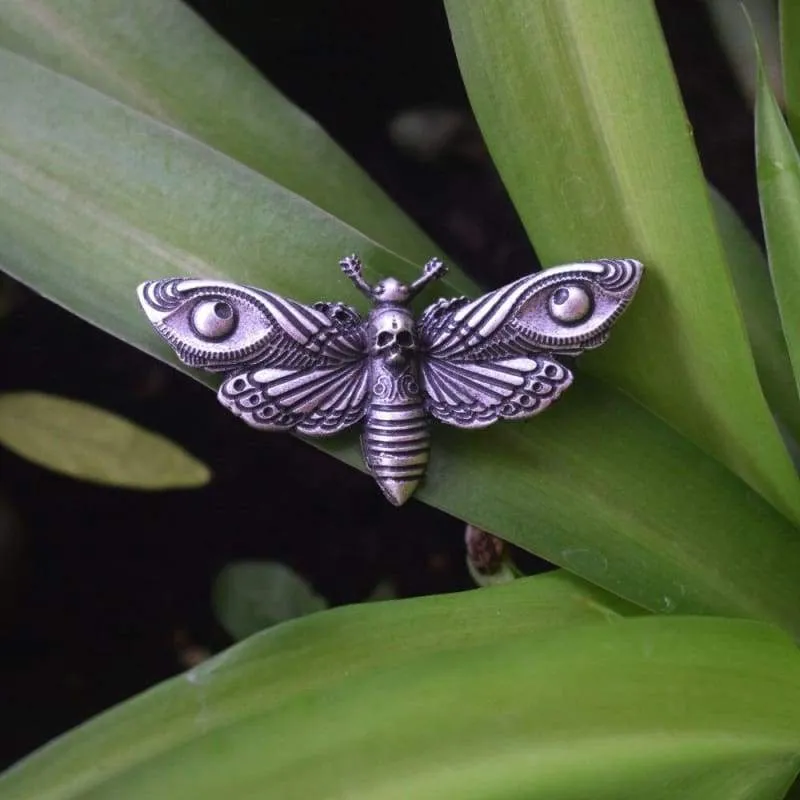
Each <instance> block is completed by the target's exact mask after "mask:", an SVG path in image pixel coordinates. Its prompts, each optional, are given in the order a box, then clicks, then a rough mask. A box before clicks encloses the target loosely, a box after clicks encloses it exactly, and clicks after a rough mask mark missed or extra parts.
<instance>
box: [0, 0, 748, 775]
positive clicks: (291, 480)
mask: <svg viewBox="0 0 800 800" xmlns="http://www.w3.org/2000/svg"><path fill="white" fill-rule="evenodd" d="M191 5H192V6H193V7H194V8H195V9H196V10H197V11H198V12H199V13H200V14H201V15H203V16H204V17H205V18H206V19H207V20H208V21H209V22H210V24H212V25H213V26H214V27H215V28H216V29H217V30H218V31H219V32H220V33H221V34H222V35H223V36H224V37H226V38H227V39H228V40H229V41H231V42H232V43H233V44H234V46H235V47H237V48H238V49H239V50H241V51H242V52H243V53H244V54H245V55H246V56H247V57H248V58H249V59H250V60H251V61H252V62H253V63H254V64H255V65H256V66H257V67H258V68H259V69H261V70H262V71H263V73H264V74H265V75H266V76H267V77H268V78H269V79H270V80H271V81H272V82H273V83H275V84H276V85H277V86H278V87H279V88H280V89H281V90H282V91H283V92H284V93H285V94H286V95H288V97H289V98H291V99H292V100H293V101H294V102H296V103H297V104H299V105H300V106H302V107H303V108H304V109H306V110H307V111H308V112H309V113H310V114H312V115H313V116H314V117H316V118H317V119H318V120H319V121H320V122H321V123H322V125H323V126H324V127H325V128H326V129H327V130H328V131H329V132H330V133H331V134H332V135H333V136H334V138H336V139H337V140H338V141H339V142H340V144H341V145H342V146H343V147H344V148H345V149H347V150H348V151H349V152H350V153H351V154H352V155H353V156H354V157H355V158H356V159H357V160H358V161H360V162H361V163H362V164H363V165H364V166H365V167H366V169H367V170H368V171H369V172H370V173H371V174H372V175H373V176H374V177H375V178H376V180H377V181H378V182H379V183H380V184H381V185H382V186H383V187H384V188H385V189H386V190H387V191H388V193H389V194H390V195H391V196H392V197H393V198H394V199H395V200H396V201H397V202H398V203H399V204H400V205H401V206H402V207H403V208H404V209H405V210H406V211H407V212H408V213H409V214H411V215H412V216H413V217H414V218H415V219H416V220H417V221H418V222H419V223H420V224H421V225H422V226H423V227H424V228H425V229H426V230H427V231H428V233H430V234H431V235H432V237H433V238H434V239H435V240H436V241H438V242H439V243H440V244H441V245H442V248H443V250H444V251H446V252H448V253H451V254H452V255H453V256H454V257H455V258H456V259H458V261H459V262H460V264H461V265H462V266H464V268H465V269H467V270H468V271H470V272H471V273H472V274H473V275H474V276H475V277H476V278H477V279H478V280H480V281H481V282H482V283H484V284H485V285H487V286H493V285H499V284H500V283H502V282H504V281H506V280H510V279H512V278H515V277H518V276H519V275H522V274H524V273H525V272H530V271H532V270H533V269H535V267H536V261H535V256H534V254H533V252H532V251H531V248H530V245H529V244H528V242H527V240H526V238H525V236H524V234H523V232H522V229H521V226H520V225H519V222H518V220H517V219H516V216H515V214H514V211H513V209H512V207H511V205H510V203H509V202H508V199H507V198H506V196H505V193H504V190H503V188H502V185H501V184H500V182H499V180H498V178H497V176H496V175H495V174H494V172H493V169H492V166H491V163H490V162H489V160H488V158H487V157H486V156H485V154H484V153H483V151H482V147H481V143H480V139H479V137H478V135H477V132H476V131H475V129H474V126H473V123H472V121H471V117H470V115H469V106H468V103H467V100H466V96H465V93H464V89H463V86H462V84H461V80H460V77H459V73H458V69H457V65H456V60H455V54H454V52H453V49H452V45H451V42H450V37H449V33H448V28H447V24H446V19H445V15H444V12H443V9H442V8H441V6H440V5H439V3H437V2H431V0H383V2H381V3H376V2H374V0H338V2H336V3H331V2H314V1H313V0H294V2H292V3H280V4H274V5H275V7H274V8H273V7H272V6H273V4H271V3H269V2H264V0H260V1H259V0H224V1H223V0H194V1H193V2H192V3H191ZM278 5H279V7H278ZM657 5H658V7H659V12H660V14H661V17H662V22H663V25H664V30H665V33H666V36H667V40H668V43H669V46H670V49H671V52H672V56H673V60H674V63H675V68H676V71H677V73H678V77H679V81H680V84H681V89H682V91H683V94H684V100H685V103H686V105H687V109H688V112H689V116H690V119H691V121H692V124H693V126H694V132H695V137H696V140H697V145H698V148H699V151H700V154H701V158H702V161H703V166H704V168H705V170H706V174H707V175H708V177H709V179H710V180H711V181H712V183H714V184H716V185H717V187H718V188H719V189H721V190H722V192H723V193H724V194H725V195H727V196H728V198H729V199H731V200H732V201H733V202H734V204H735V205H736V207H737V208H738V210H739V212H740V213H741V214H742V215H743V217H744V219H745V221H746V222H747V224H748V225H749V226H750V227H751V229H752V230H753V231H754V232H756V233H757V234H758V226H759V219H758V205H757V195H756V191H755V176H754V168H753V140H752V119H751V115H750V113H749V111H748V108H747V106H746V103H745V102H744V101H743V99H742V98H741V96H740V95H739V93H738V90H737V88H736V85H735V83H734V81H733V78H732V76H731V74H730V72H729V69H728V65H727V63H726V61H725V59H724V57H723V55H722V53H721V52H720V50H719V48H718V46H717V44H716V42H715V40H714V35H713V32H712V30H711V28H710V26H709V24H708V20H707V18H706V16H705V14H704V11H703V6H702V5H701V3H699V2H691V1H690V0H687V1H686V2H677V1H676V0H672V1H671V2H668V1H667V0H664V2H660V3H658V4H657ZM198 80H202V76H201V75H199V76H198ZM418 107H429V108H447V109H453V110H456V111H459V112H462V114H463V120H464V122H463V125H462V126H461V128H460V130H459V132H458V133H457V135H455V136H454V137H453V139H452V140H451V141H450V143H449V145H448V146H447V147H445V148H444V149H443V150H442V151H441V152H440V153H439V155H438V157H437V158H436V159H435V160H433V161H427V162H426V161H421V160H419V159H418V158H415V157H414V155H413V154H411V153H409V152H408V151H404V150H402V149H401V148H398V147H397V146H396V145H395V144H393V142H392V141H391V139H390V136H389V133H388V130H389V123H390V121H391V120H392V118H393V117H394V116H395V115H396V114H398V113H399V112H403V111H406V110H408V109H411V108H418ZM334 299H335V298H334ZM0 352H2V354H3V363H4V369H3V370H2V374H1V375H0V389H2V390H12V389H14V390H18V389H33V390H42V391H47V392H52V393H58V394H64V395H67V396H69V397H74V398H77V399H81V400H86V401H89V402H92V403H94V404H97V405H100V406H103V407H105V408H108V409H111V410H113V411H116V412H118V413H120V414H123V415H125V416H126V417H128V418H130V419H132V420H135V421H137V422H138V423H140V424H142V425H144V426H146V427H148V428H151V429H153V430H156V431H160V432H162V433H164V434H166V435H168V436H169V437H170V438H172V439H173V440H175V441H177V442H180V443H181V444H183V445H184V446H185V447H186V448H187V449H189V450H190V451H191V452H193V453H194V454H196V455H197V456H198V457H200V458H201V459H203V460H204V461H205V462H206V463H207V464H209V465H210V466H211V468H212V469H213V471H214V475H215V477H214V480H213V482H212V484H211V485H210V486H209V487H208V488H206V489H203V490H202V491H195V492H168V493H152V494H150V493H135V492H128V491H121V490H115V489H108V488H100V487H96V486H91V485H87V484H82V483H79V482H77V481H72V480H69V479H67V478H63V477H60V476H58V475H54V474H52V473H49V472H47V471H45V470H43V469H40V468H38V467H36V466H33V465H31V464H29V463H27V462H25V461H23V460H22V459H19V458H17V457H15V456H14V455H12V454H10V453H8V452H7V451H4V450H0V474H1V475H2V484H1V486H2V492H3V493H4V495H5V499H6V500H7V501H8V505H9V506H10V507H11V508H12V509H13V511H14V513H15V515H16V520H17V523H16V525H15V526H13V530H14V531H15V533H11V532H9V533H7V534H6V535H5V537H4V538H0V718H2V719H3V721H4V722H5V723H6V724H5V725H4V726H3V729H2V735H3V741H2V748H0V766H3V765H5V764H8V763H11V762H13V761H15V760H16V759H18V758H19V757H21V756H23V755H25V754H26V753H28V752H30V751H31V750H32V749H33V748H35V747H37V746H39V745H41V744H43V743H44V742H46V741H47V740H48V739H50V738H52V737H53V736H55V735H57V734H59V733H61V732H63V731H65V730H67V729H69V728H71V727H73V726H74V725H76V724H78V723H80V722H82V721H83V720H85V719H86V718H88V717H89V716H91V715H93V714H95V713H97V712H99V711H101V710H103V709H104V708H107V707H108V706H110V705H112V704H114V703H117V702H119V701H121V700H123V699H125V698H127V697H129V696H131V695H133V694H135V693H137V692H139V691H141V690H143V689H145V688H146V687H148V686H150V685H152V684H153V683H155V682H157V681H160V680H163V679H164V678H167V677H169V676H170V675H173V674H175V673H176V672H178V671H180V670H181V669H183V666H184V665H183V663H182V661H181V658H180V653H181V652H182V651H185V649H186V647H187V646H191V645H192V644H195V645H199V646H202V647H205V648H208V649H210V650H212V651H213V650H217V649H220V648H222V647H224V646H226V645H227V644H228V642H229V641H230V640H229V639H228V638H227V637H226V635H225V634H224V632H223V631H222V630H221V629H220V628H219V627H218V625H217V624H216V623H215V621H214V618H213V615H212V611H211V605H210V594H209V592H210V587H211V585H212V582H213V579H214V577H215V575H216V574H217V572H218V571H219V570H220V569H221V568H222V567H223V566H224V565H225V564H226V563H228V562H229V561H232V560H239V559H250V558H253V559H267V558H269V559H274V560H279V561H282V562H284V563H286V564H289V565H291V566H292V567H293V568H294V569H295V570H297V571H298V572H300V573H301V574H302V575H304V576H305V577H307V578H308V579H309V580H310V581H312V583H313V584H314V586H315V588H316V589H317V591H319V592H320V593H321V594H323V595H324V596H325V597H327V598H328V599H329V600H330V601H331V602H332V603H334V604H342V603H352V602H358V601H360V600H363V599H364V598H365V597H366V596H367V595H368V594H369V593H370V592H371V591H372V590H373V588H374V587H375V586H376V584H377V583H378V582H379V581H382V580H387V579H388V580H390V581H391V582H392V583H393V585H394V587H395V589H396V591H397V593H398V594H399V595H400V596H408V595H416V594H430V593H434V592H443V591H454V590H459V589H464V588H467V587H469V586H470V585H471V582H470V580H469V577H468V575H467V573H466V570H465V568H464V552H463V524H462V523H460V522H459V521H458V520H455V519H452V518H450V517H448V516H447V515H445V514H443V513H441V512H438V511H436V510H434V509H431V508H429V507H426V506H424V505H422V504H421V503H418V502H416V501H413V500H412V501H411V502H410V503H409V504H408V505H407V506H405V507H403V508H402V509H399V510H398V509H395V508H393V507H391V506H390V505H389V504H388V503H386V501H385V500H384V499H383V498H382V496H381V495H380V493H379V491H378V490H377V489H376V488H375V486H374V484H373V483H372V481H371V479H369V478H368V477H366V476H365V475H362V474H361V473H359V472H356V471H355V470H351V469H350V468H348V467H345V466H343V465H341V464H339V463H338V462H336V461H334V460H333V459H331V458H329V457H327V456H324V455H322V454H320V453H318V452H317V451H315V450H314V449H312V448H311V447H308V446H307V445H304V444H302V443H300V442H299V441H297V440H295V439H293V438H292V437H290V436H280V435H273V436H264V435H262V436H259V435H254V433H253V432H252V431H250V430H249V429H247V428H246V427H245V426H243V425H242V424H241V422H239V421H238V420H236V419H235V418H233V417H232V416H231V415H229V414H227V413H225V412H223V411H222V409H221V408H220V407H219V406H218V405H217V403H216V400H215V399H214V397H213V394H212V393H210V392H208V391H207V390H206V389H205V388H203V387H201V386H199V385H198V384H197V383H195V382H194V381H192V380H191V379H189V378H187V377H185V376H182V375H179V374H178V373H175V372H173V371H172V370H170V369H169V368H168V367H166V366H164V365H162V364H160V363H157V362H155V361H154V360H153V359H151V358H149V357H148V356H145V355H144V354H142V353H140V352H138V351H136V350H134V349H132V348H130V347H128V346H126V345H123V344H121V343H119V342H117V341H116V340H114V339H112V338H111V337H109V336H106V335H105V334H103V333H101V332H99V331H97V330H95V329H94V328H92V327H91V326H89V325H87V324H85V323H83V322H81V321H80V320H78V319H76V318H73V317H72V316H70V315H69V314H68V313H66V312H64V311H62V310H60V309H58V308H56V307H55V306H52V305H50V304H49V303H47V302H45V301H43V300H41V299H39V298H37V297H35V296H33V295H29V294H28V293H27V292H24V291H23V292H22V293H21V295H19V297H18V304H17V306H16V308H15V310H14V311H13V312H12V313H11V314H10V315H9V316H7V317H5V318H4V319H3V320H2V321H1V322H0ZM530 566H531V568H532V569H536V568H544V567H545V566H546V565H542V564H539V565H537V564H536V563H535V562H531V564H530Z"/></svg>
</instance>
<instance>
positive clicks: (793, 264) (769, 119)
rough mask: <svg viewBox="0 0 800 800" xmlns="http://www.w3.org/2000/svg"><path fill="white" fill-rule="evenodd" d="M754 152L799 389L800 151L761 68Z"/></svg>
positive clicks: (770, 251)
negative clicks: (798, 151) (799, 254)
mask: <svg viewBox="0 0 800 800" xmlns="http://www.w3.org/2000/svg"><path fill="white" fill-rule="evenodd" d="M756 153H757V165H758V194H759V200H760V202H761V216H762V218H763V222H764V235H765V238H766V242H767V253H768V255H769V267H770V271H771V272H772V282H773V284H774V286H775V294H776V296H777V299H778V308H779V309H780V314H781V321H782V323H783V332H784V336H785V337H786V343H787V345H788V347H789V356H790V358H791V360H792V365H793V367H794V375H795V381H796V385H797V389H798V393H799V394H800V260H798V253H799V252H800V156H798V153H797V148H796V147H795V144H794V142H793V141H792V135H791V133H790V132H789V128H788V126H787V125H786V122H785V120H784V118H783V114H782V113H781V110H780V108H779V107H778V104H777V102H776V101H775V97H774V96H773V94H772V90H771V89H770V86H769V83H768V82H767V79H766V77H765V75H764V72H763V70H759V81H758V94H757V99H756Z"/></svg>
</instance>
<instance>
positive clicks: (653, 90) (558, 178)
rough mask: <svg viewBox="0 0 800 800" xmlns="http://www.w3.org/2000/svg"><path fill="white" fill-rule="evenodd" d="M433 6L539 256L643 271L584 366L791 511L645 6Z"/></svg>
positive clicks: (582, 0) (663, 55)
mask: <svg viewBox="0 0 800 800" xmlns="http://www.w3.org/2000/svg"><path fill="white" fill-rule="evenodd" d="M445 5H446V8H447V12H448V18H449V21H450V25H451V28H452V32H453V41H454V43H455V47H456V52H457V55H458V58H459V64H460V67H461V71H462V74H463V76H464V81H465V84H466V87H467V91H468V93H469V97H470V101H471V103H472V107H473V109H474V111H475V115H476V117H477V119H478V123H479V124H480V126H481V131H482V133H483V135H484V138H485V140H486V144H487V146H488V148H489V151H490V153H491V155H492V158H493V160H494V163H495V164H496V166H497V168H498V170H499V172H500V174H501V176H502V177H503V180H504V183H505V185H506V188H507V189H508V192H509V194H510V196H511V199H512V201H513V202H514V205H515V207H516V209H517V211H518V213H519V215H520V218H521V219H522V222H523V224H524V225H525V228H526V230H527V231H528V234H529V235H530V237H531V241H532V242H533V244H534V247H535V248H536V251H537V253H538V254H539V256H540V258H541V259H542V261H543V262H544V263H545V264H548V265H549V264H556V263H560V262H561V263H563V262H566V261H570V260H578V259H582V258H587V259H588V258H598V257H601V256H602V257H615V256H617V255H623V254H625V255H628V256H632V257H635V258H638V259H640V260H641V261H643V262H644V263H645V265H646V268H647V271H646V275H645V278H644V280H643V282H642V287H641V289H640V291H639V293H638V296H637V299H636V303H635V304H634V306H633V307H632V309H631V311H630V314H629V319H627V320H626V324H625V325H620V326H619V327H618V329H617V330H616V331H615V335H614V336H613V337H612V340H611V341H610V342H609V345H608V346H606V347H603V348H602V350H601V351H598V352H596V353H591V354H589V355H588V356H587V357H586V359H585V363H586V364H587V365H589V366H590V368H591V370H592V371H593V372H595V373H596V374H599V375H602V376H603V377H605V378H607V379H608V380H610V381H611V382H612V383H613V384H614V385H617V386H620V387H621V388H622V389H623V390H624V391H626V392H628V393H630V394H631V395H632V396H633V397H634V398H636V399H637V400H638V401H640V402H641V403H642V404H644V405H645V406H646V407H647V408H648V409H650V410H651V411H653V412H654V413H655V414H656V415H658V416H659V417H661V418H662V419H664V420H666V421H667V422H668V423H669V424H671V425H673V426H674V427H675V428H676V429H678V430H680V431H681V432H682V433H684V434H685V435H686V436H688V437H689V438H691V439H692V440H693V441H694V442H696V443H697V444H699V445H700V446H701V447H702V448H703V449H704V450H706V451H707V452H708V453H710V454H712V455H713V456H715V457H716V458H718V459H719V460H720V461H722V462H723V463H725V464H727V465H728V466H729V467H730V468H731V469H732V470H734V471H735V472H736V473H737V474H739V475H740V476H741V477H743V478H744V479H745V480H746V481H747V482H748V483H749V484H750V485H751V486H753V487H755V488H756V489H757V490H758V491H759V492H760V493H762V494H763V495H764V496H765V497H767V498H768V499H769V500H770V501H771V502H772V503H773V504H775V505H776V507H778V508H779V509H781V510H782V511H783V512H784V513H785V514H787V515H788V516H789V517H790V518H791V519H793V520H794V521H795V522H796V523H797V522H798V521H800V481H798V476H797V472H796V470H795V469H794V466H793V465H792V463H791V460H790V459H789V456H788V454H787V453H786V450H785V448H784V445H783V443H782V440H781V437H780V434H779V432H778V429H777V427H776V425H775V423H774V421H773V419H772V417H771V415H770V413H769V409H768V407H767V405H766V403H765V402H764V397H763V395H762V393H761V389H760V386H759V383H758V378H757V375H756V371H755V367H754V363H753V358H752V355H751V352H750V347H749V343H748V339H747V334H746V331H745V326H744V322H743V319H742V314H741V312H740V310H739V306H738V303H737V300H736V296H735V293H734V288H733V282H732V279H731V276H730V272H729V267H728V264H727V261H726V258H725V253H724V250H723V247H722V243H721V242H720V238H719V235H718V232H717V228H716V225H715V221H714V217H713V214H712V210H711V206H710V202H709V199H708V191H707V188H706V182H705V180H704V177H703V174H702V172H701V170H700V165H699V162H698V158H697V152H696V150H695V148H694V145H693V142H692V138H691V131H690V128H689V125H688V123H687V120H686V117H685V114H684V111H683V106H682V103H681V98H680V95H679V92H678V87H677V85H676V83H675V78H674V75H673V73H672V69H671V65H670V61H669V56H668V53H667V50H666V46H665V43H664V40H663V35H662V31H661V27H660V24H659V20H658V17H657V15H656V12H655V9H654V7H653V4H652V2H640V3H636V4H632V3H629V2H627V0H607V1H606V2H603V3H597V2H594V1H593V0H573V1H572V2H568V3H565V2H561V1H560V0H509V2H506V3H492V4H487V3H483V2H481V0H464V2H449V1H448V2H446V3H445ZM543 109H546V113H544V112H543Z"/></svg>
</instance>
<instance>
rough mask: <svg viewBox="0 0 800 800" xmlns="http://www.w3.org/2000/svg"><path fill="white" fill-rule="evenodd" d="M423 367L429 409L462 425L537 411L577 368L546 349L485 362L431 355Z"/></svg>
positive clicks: (484, 423)
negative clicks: (551, 355) (557, 358)
mask: <svg viewBox="0 0 800 800" xmlns="http://www.w3.org/2000/svg"><path fill="white" fill-rule="evenodd" d="M421 373H422V383H423V387H424V393H425V408H426V410H427V412H428V413H429V414H430V415H431V416H433V417H435V418H436V419H438V420H440V421H441V422H446V423H448V424H449V425H455V426H456V427H459V428H485V427H486V426H487V425H491V424H492V423H493V422H496V421H497V420H499V419H526V418H527V417H532V416H533V415H534V414H538V413H539V412H540V411H544V409H545V408H547V407H548V406H549V405H550V404H551V403H552V402H553V401H554V400H555V399H556V398H558V397H559V395H561V393H562V392H564V391H565V390H566V389H567V388H568V387H569V385H570V384H571V383H572V373H571V372H570V371H569V370H568V369H567V368H566V367H565V366H563V365H562V364H559V363H558V362H557V361H554V360H553V359H552V358H551V357H550V356H548V355H545V354H543V353H538V354H536V355H534V356H527V357H523V356H516V357H515V358H507V359H500V360H497V361H481V362H470V361H447V360H442V359H438V358H426V359H423V361H422V364H421Z"/></svg>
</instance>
